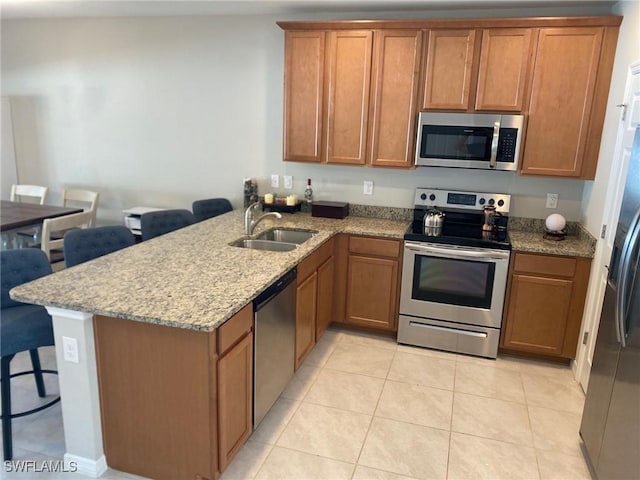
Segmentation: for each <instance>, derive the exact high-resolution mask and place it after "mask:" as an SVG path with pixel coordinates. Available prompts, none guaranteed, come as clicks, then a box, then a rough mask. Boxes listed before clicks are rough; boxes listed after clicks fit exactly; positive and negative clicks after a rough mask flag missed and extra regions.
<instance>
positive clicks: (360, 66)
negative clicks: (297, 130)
mask: <svg viewBox="0 0 640 480" xmlns="http://www.w3.org/2000/svg"><path fill="white" fill-rule="evenodd" d="M372 48H373V33H372V32H371V31H346V32H342V31H341V32H331V33H330V34H329V51H328V65H329V72H328V73H329V76H328V79H327V80H328V82H327V83H328V93H327V105H326V108H325V111H326V122H327V138H326V150H327V156H326V161H327V163H342V164H350V165H364V163H365V160H366V143H367V122H368V120H369V82H370V81H371V51H372Z"/></svg>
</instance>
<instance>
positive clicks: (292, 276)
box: [253, 267, 298, 312]
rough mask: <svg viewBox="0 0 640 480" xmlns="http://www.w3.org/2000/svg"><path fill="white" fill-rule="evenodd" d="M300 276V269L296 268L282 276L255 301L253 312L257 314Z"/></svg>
mask: <svg viewBox="0 0 640 480" xmlns="http://www.w3.org/2000/svg"><path fill="white" fill-rule="evenodd" d="M297 276H298V269H297V268H296V267H294V268H292V269H291V270H289V271H288V272H287V273H285V274H284V275H282V276H281V277H280V278H279V279H278V280H276V281H275V282H273V283H272V284H271V285H270V286H268V287H267V289H266V290H265V291H264V292H262V293H261V294H260V295H258V296H257V297H256V298H255V299H254V300H253V311H254V312H257V311H258V310H260V309H261V308H262V307H263V306H264V305H266V304H267V303H269V301H270V300H271V299H272V298H273V297H275V296H276V295H278V293H280V292H281V291H282V290H284V289H285V288H287V286H289V284H290V283H291V282H294V281H295V280H296V278H297Z"/></svg>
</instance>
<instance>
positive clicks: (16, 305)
mask: <svg viewBox="0 0 640 480" xmlns="http://www.w3.org/2000/svg"><path fill="white" fill-rule="evenodd" d="M0 270H1V271H2V279H1V282H0V283H1V289H0V290H1V293H0V303H1V305H0V307H1V315H0V393H1V395H2V448H3V456H4V460H5V461H8V460H11V459H12V458H13V440H12V431H11V430H12V427H11V420H12V419H13V418H16V417H22V416H25V415H29V414H31V413H36V412H39V411H40V410H44V409H45V408H47V407H50V406H51V405H53V404H55V403H57V402H59V401H60V397H59V396H58V397H56V398H54V399H53V400H51V401H49V402H47V403H45V404H43V405H40V406H38V407H36V408H33V409H31V410H28V411H24V412H19V413H13V411H12V409H11V379H12V378H14V377H18V376H22V375H28V374H31V373H33V376H34V379H35V383H36V389H37V391H38V396H39V397H41V398H44V397H46V395H47V392H46V389H45V385H44V380H43V378H42V374H43V373H53V374H57V372H56V371H55V370H43V369H42V367H41V365H40V356H39V355H38V348H39V347H45V346H50V345H53V344H54V339H53V325H52V321H51V316H50V315H49V314H48V313H47V310H46V309H45V308H44V307H41V306H39V305H30V304H27V303H22V302H18V301H15V300H13V299H11V297H10V296H9V291H10V290H11V289H12V288H13V287H16V286H18V285H22V284H23V283H27V282H30V281H32V280H35V279H37V278H40V277H44V276H45V275H48V274H50V273H51V265H50V264H49V261H48V260H47V256H46V255H45V254H44V252H42V251H41V250H38V249H37V248H23V249H18V250H4V251H2V252H0ZM27 351H28V352H29V355H30V357H31V366H32V370H28V371H23V372H17V373H13V374H12V373H11V371H10V370H11V369H10V366H11V365H10V364H11V360H13V358H14V357H15V355H16V354H17V353H19V352H27Z"/></svg>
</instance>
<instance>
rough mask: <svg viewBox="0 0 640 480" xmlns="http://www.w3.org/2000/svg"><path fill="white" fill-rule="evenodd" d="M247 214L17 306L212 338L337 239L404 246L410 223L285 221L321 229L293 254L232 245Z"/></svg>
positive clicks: (52, 286) (155, 244) (97, 266)
mask: <svg viewBox="0 0 640 480" xmlns="http://www.w3.org/2000/svg"><path fill="white" fill-rule="evenodd" d="M243 225H244V211H243V210H234V211H232V212H229V213H227V214H224V215H221V216H218V217H215V218H212V219H209V220H206V221H204V222H200V223H197V224H195V225H192V226H189V227H186V228H183V229H181V230H177V231H175V232H171V233H169V234H166V235H163V236H160V237H157V238H154V239H152V240H148V241H146V242H142V243H140V244H137V245H135V246H132V247H129V248H126V249H123V250H120V251H117V252H114V253H113V254H110V255H107V256H104V257H100V258H97V259H95V260H92V261H90V262H87V263H84V264H81V265H77V266H75V267H72V268H68V269H64V270H62V271H60V272H57V273H55V274H53V275H49V276H47V277H43V278H41V279H38V280H36V281H34V282H30V283H27V284H24V285H20V286H18V287H16V288H14V289H13V290H12V291H11V296H12V298H14V299H15V300H19V301H23V302H28V303H34V304H38V305H46V306H53V307H59V308H63V309H69V310H77V311H83V312H88V313H92V314H98V315H108V316H112V317H117V318H124V319H129V320H135V321H141V322H148V323H156V324H160V325H167V326H173V327H179V328H186V329H191V330H200V331H205V332H209V331H212V330H214V329H216V328H217V327H219V326H220V325H221V324H222V323H224V322H225V321H226V320H227V319H229V318H231V317H232V316H233V315H234V314H235V313H236V312H238V311H239V310H240V309H241V308H242V307H244V306H245V305H247V304H248V303H249V302H251V301H252V300H253V299H254V298H255V297H256V296H257V295H258V294H259V293H261V292H262V291H263V290H264V289H265V288H266V287H268V286H269V285H270V284H271V283H272V282H273V281H275V280H277V279H278V278H279V277H280V276H281V275H282V274H283V273H285V272H287V271H288V270H290V269H291V268H292V267H294V266H295V265H297V264H298V263H299V262H300V261H301V260H302V259H304V258H305V257H306V256H308V255H309V254H310V253H311V252H313V251H314V250H315V249H317V248H318V247H319V246H320V245H322V244H323V243H324V242H326V241H327V240H328V239H329V238H331V237H332V236H334V235H335V234H337V233H348V234H357V235H372V236H379V237H388V238H394V239H400V240H401V239H402V238H403V235H404V233H405V231H406V229H407V227H408V226H409V221H396V220H388V219H380V218H366V217H356V216H349V217H347V218H345V219H343V220H336V219H327V218H317V217H312V216H311V215H310V214H308V213H296V214H293V215H291V214H283V218H282V219H280V220H278V219H272V218H268V219H266V220H264V221H262V222H261V223H260V224H259V225H258V227H257V228H256V231H255V232H254V234H257V233H259V232H261V231H262V230H266V229H269V228H273V227H276V226H277V227H284V228H301V229H311V230H317V231H318V234H316V235H314V236H313V238H311V239H310V240H308V241H306V242H305V243H303V244H302V245H300V246H299V247H298V248H296V249H295V250H293V251H291V252H270V251H262V250H252V249H248V248H238V247H232V246H230V245H228V244H229V243H230V242H232V241H233V240H235V239H237V238H240V237H243V236H244V232H243Z"/></svg>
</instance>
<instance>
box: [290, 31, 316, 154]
mask: <svg viewBox="0 0 640 480" xmlns="http://www.w3.org/2000/svg"><path fill="white" fill-rule="evenodd" d="M325 36H326V34H325V32H317V31H291V32H287V33H286V35H285V67H284V72H285V79H284V84H285V89H284V132H285V133H284V159H285V160H290V161H297V162H321V161H322V157H321V155H322V128H323V119H324V110H323V109H324V62H325V60H324V50H325Z"/></svg>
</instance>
